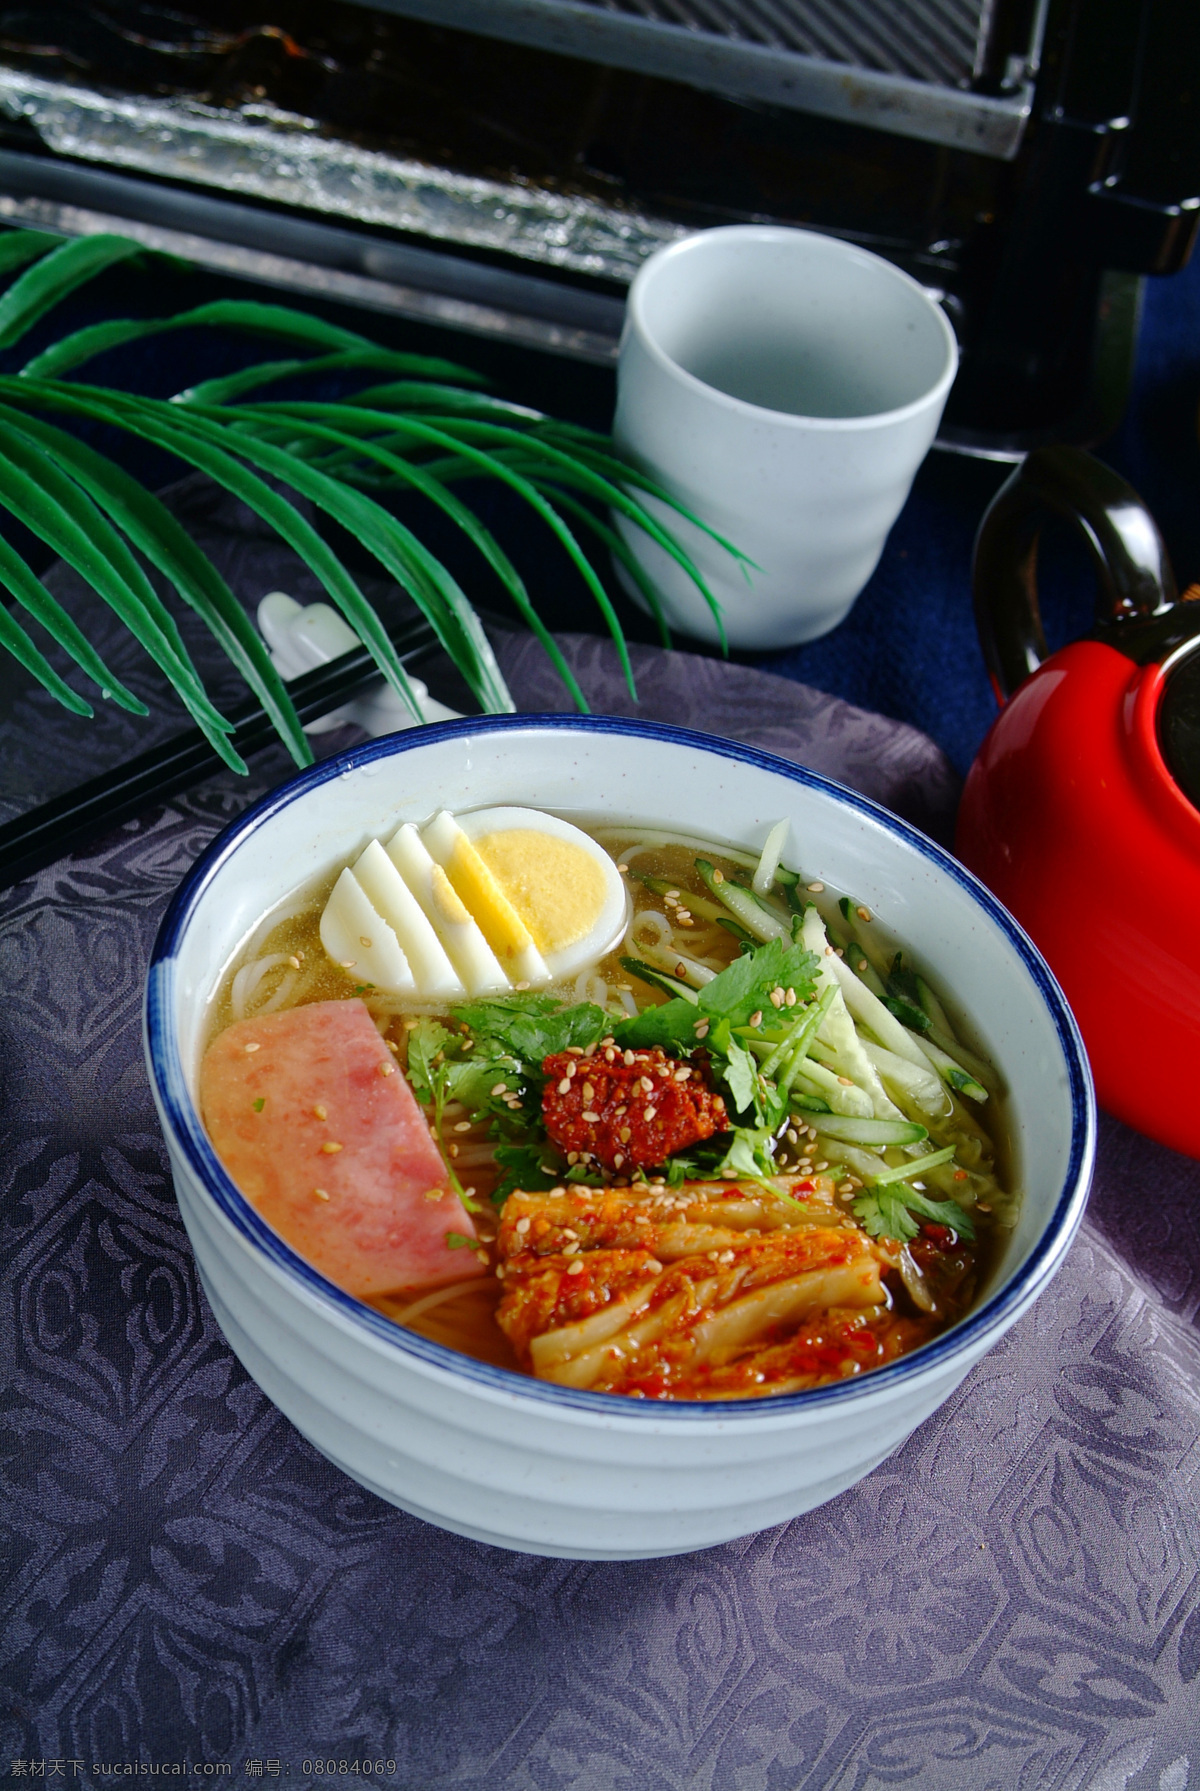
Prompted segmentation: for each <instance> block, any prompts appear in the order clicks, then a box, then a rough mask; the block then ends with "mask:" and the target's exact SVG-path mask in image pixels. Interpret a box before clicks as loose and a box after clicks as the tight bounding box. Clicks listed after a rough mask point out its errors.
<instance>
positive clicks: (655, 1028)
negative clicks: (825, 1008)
mask: <svg viewBox="0 0 1200 1791" xmlns="http://www.w3.org/2000/svg"><path fill="white" fill-rule="evenodd" d="M817 968H818V965H817V959H816V954H815V953H814V952H811V951H809V950H808V948H807V947H806V946H804V945H802V944H797V943H790V944H789V943H787V942H786V941H784V940H782V939H772V940H770V941H769V942H768V943H767V944H766V945H759V946H756V947H755V949H754V950H753V951H750V952H746V953H745V954H744V956H742V957H740V958H736V959H735V960H734V962H733V963H732V964H729V965H727V966H726V968H725V969H724V970H722V971H721V972H720V974H719V975H718V976H714V978H713V980H712V981H711V982H710V983H705V985H704V987H703V988H702V989H701V990H700V992H699V996H698V999H697V1000H696V1002H695V1003H694V1004H693V1003H692V1002H690V1001H684V1000H682V999H676V1000H675V1001H668V1002H667V1003H666V1005H665V1006H663V1007H651V1008H647V1009H646V1010H645V1012H644V1013H641V1014H638V1015H637V1016H636V1017H635V1018H633V1019H629V1020H623V1021H622V1022H621V1023H620V1025H619V1026H616V1027H614V1029H613V1032H614V1037H615V1038H616V1039H617V1041H618V1043H619V1044H621V1045H676V1046H682V1047H683V1048H684V1049H685V1050H691V1049H692V1048H693V1047H694V1046H695V1043H696V1022H697V1021H698V1020H708V1021H709V1022H710V1025H711V1026H713V1027H714V1031H713V1033H712V1035H711V1036H710V1037H709V1039H708V1041H707V1043H708V1045H709V1049H710V1050H711V1049H714V1048H716V1049H722V1050H725V1051H727V1050H728V1045H727V1043H726V1040H727V1038H728V1028H730V1027H733V1026H744V1025H745V1023H746V1022H747V1020H749V1018H750V1016H751V1014H753V1013H756V1012H758V1011H759V1010H760V1009H762V1008H763V1007H768V1006H770V1002H771V991H772V989H778V988H783V989H795V991H796V995H797V998H798V999H799V1000H801V1001H802V1000H804V999H805V998H806V997H807V996H809V995H811V994H812V992H813V989H814V988H815V986H816V973H817ZM720 1022H724V1026H723V1027H722V1026H721V1025H720Z"/></svg>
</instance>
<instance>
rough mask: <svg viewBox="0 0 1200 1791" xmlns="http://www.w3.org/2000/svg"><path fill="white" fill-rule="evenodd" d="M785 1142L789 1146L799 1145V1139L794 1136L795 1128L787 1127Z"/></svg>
mask: <svg viewBox="0 0 1200 1791" xmlns="http://www.w3.org/2000/svg"><path fill="white" fill-rule="evenodd" d="M787 1141H788V1143H789V1144H799V1142H800V1140H799V1138H798V1137H797V1136H796V1128H795V1126H789V1127H788V1129H787Z"/></svg>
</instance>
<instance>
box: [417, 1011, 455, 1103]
mask: <svg viewBox="0 0 1200 1791" xmlns="http://www.w3.org/2000/svg"><path fill="white" fill-rule="evenodd" d="M453 1039H454V1034H453V1033H452V1032H451V1031H450V1030H449V1028H448V1027H446V1026H443V1025H442V1024H441V1023H440V1021H437V1020H418V1021H417V1024H416V1026H415V1027H414V1028H413V1030H412V1031H411V1032H410V1033H409V1035H408V1081H409V1086H410V1087H411V1088H412V1091H413V1093H414V1094H415V1095H416V1097H417V1099H418V1101H420V1103H421V1105H422V1106H423V1107H432V1106H433V1104H434V1100H435V1095H436V1083H437V1081H438V1077H437V1074H436V1070H435V1067H434V1062H433V1060H434V1058H435V1057H436V1056H437V1054H438V1052H439V1051H443V1052H444V1051H445V1049H446V1046H447V1045H449V1044H450V1043H452V1041H453Z"/></svg>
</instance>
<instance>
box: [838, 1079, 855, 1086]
mask: <svg viewBox="0 0 1200 1791" xmlns="http://www.w3.org/2000/svg"><path fill="white" fill-rule="evenodd" d="M838 1081H839V1082H840V1083H841V1085H842V1087H843V1088H853V1087H854V1078H853V1076H839V1077H838Z"/></svg>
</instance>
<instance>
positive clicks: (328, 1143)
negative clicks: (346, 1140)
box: [321, 1138, 342, 1157]
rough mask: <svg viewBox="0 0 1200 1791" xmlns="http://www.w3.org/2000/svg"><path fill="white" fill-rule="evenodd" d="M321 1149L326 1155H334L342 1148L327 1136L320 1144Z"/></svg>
mask: <svg viewBox="0 0 1200 1791" xmlns="http://www.w3.org/2000/svg"><path fill="white" fill-rule="evenodd" d="M321 1149H322V1151H323V1152H324V1153H325V1155H326V1156H327V1157H336V1156H337V1153H338V1152H339V1151H340V1150H341V1149H342V1146H341V1145H340V1144H335V1143H334V1141H333V1139H332V1138H327V1139H326V1140H325V1142H324V1144H323V1145H322V1146H321Z"/></svg>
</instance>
